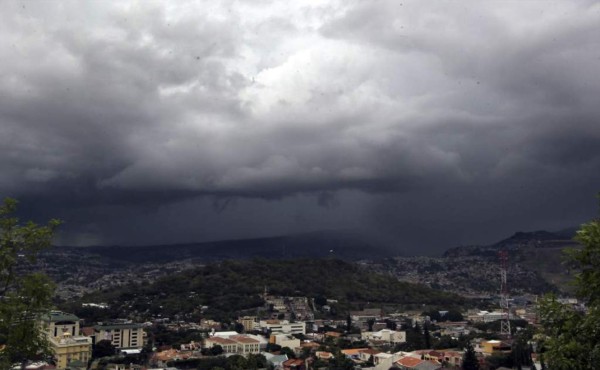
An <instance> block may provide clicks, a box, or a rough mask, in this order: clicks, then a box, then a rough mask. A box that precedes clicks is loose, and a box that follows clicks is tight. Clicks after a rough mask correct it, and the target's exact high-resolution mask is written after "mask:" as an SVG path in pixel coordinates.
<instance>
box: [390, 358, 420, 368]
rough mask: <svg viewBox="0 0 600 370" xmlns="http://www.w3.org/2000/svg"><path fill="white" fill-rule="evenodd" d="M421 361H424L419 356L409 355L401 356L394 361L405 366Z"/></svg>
mask: <svg viewBox="0 0 600 370" xmlns="http://www.w3.org/2000/svg"><path fill="white" fill-rule="evenodd" d="M421 362H424V361H423V360H421V359H420V358H415V357H410V356H406V357H403V358H401V359H399V360H398V361H396V363H397V364H399V365H402V366H405V367H415V366H417V365H418V364H420V363H421Z"/></svg>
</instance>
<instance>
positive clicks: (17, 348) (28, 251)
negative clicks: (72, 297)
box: [0, 199, 60, 368]
mask: <svg viewBox="0 0 600 370" xmlns="http://www.w3.org/2000/svg"><path fill="white" fill-rule="evenodd" d="M16 209H17V202H16V201H15V200H14V199H5V200H4V203H3V204H2V205H0V336H1V337H2V338H4V341H5V344H6V348H5V349H4V350H3V351H1V352H0V368H8V366H9V364H12V363H15V362H18V363H21V364H24V362H25V361H26V360H27V359H30V358H33V357H34V356H36V355H40V354H42V355H43V354H49V353H50V349H49V343H48V341H47V339H46V336H45V335H44V333H43V331H42V328H41V326H40V325H39V322H40V320H41V318H42V317H43V316H45V315H46V314H48V312H49V310H50V307H51V304H52V296H53V292H54V284H53V283H52V281H50V279H49V278H48V277H47V276H46V275H44V274H41V273H35V272H34V273H31V272H29V271H30V267H29V266H30V264H32V263H34V262H35V261H36V257H37V255H38V253H39V252H40V251H42V250H43V249H44V248H47V247H49V246H50V242H51V240H52V235H53V233H54V230H55V228H56V227H57V226H58V225H59V224H60V222H59V221H57V220H52V221H50V222H49V223H48V224H47V225H46V226H39V225H37V224H35V223H33V222H31V221H30V222H27V223H25V224H21V223H20V221H19V219H18V218H17V217H15V216H14V213H15V212H16Z"/></svg>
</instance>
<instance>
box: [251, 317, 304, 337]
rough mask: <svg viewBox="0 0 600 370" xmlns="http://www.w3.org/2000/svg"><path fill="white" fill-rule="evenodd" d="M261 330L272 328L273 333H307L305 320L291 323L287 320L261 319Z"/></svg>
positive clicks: (259, 324) (259, 325)
mask: <svg viewBox="0 0 600 370" xmlns="http://www.w3.org/2000/svg"><path fill="white" fill-rule="evenodd" d="M258 327H259V328H260V330H263V331H267V330H270V331H271V333H272V334H278V333H282V334H306V323H305V322H304V321H300V322H293V323H290V322H289V321H287V320H261V321H259V323H258Z"/></svg>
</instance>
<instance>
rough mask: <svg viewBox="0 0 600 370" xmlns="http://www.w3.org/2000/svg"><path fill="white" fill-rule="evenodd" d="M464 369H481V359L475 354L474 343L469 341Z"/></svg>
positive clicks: (464, 359)
mask: <svg viewBox="0 0 600 370" xmlns="http://www.w3.org/2000/svg"><path fill="white" fill-rule="evenodd" d="M462 368H463V370H479V360H478V359H477V355H476V354H475V349H474V348H473V345H472V344H471V343H470V342H469V343H467V347H466V348H465V354H464V356H463V361H462Z"/></svg>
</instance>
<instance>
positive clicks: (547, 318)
mask: <svg viewBox="0 0 600 370" xmlns="http://www.w3.org/2000/svg"><path fill="white" fill-rule="evenodd" d="M575 239H576V240H577V241H579V242H580V243H581V244H582V245H583V248H581V249H574V250H571V251H570V252H569V254H568V256H569V260H570V262H571V263H573V264H574V266H576V267H577V268H579V271H580V272H579V273H578V274H577V276H576V278H575V281H574V285H575V288H576V291H577V295H578V297H579V299H581V301H582V302H584V303H585V304H586V306H587V307H586V310H577V309H575V308H573V307H571V306H567V305H564V304H562V303H560V302H558V301H557V300H556V298H555V297H554V296H552V295H551V296H548V297H546V298H545V299H544V300H543V301H542V302H541V304H540V307H539V313H540V322H541V324H542V327H543V330H542V334H543V336H544V340H543V343H542V346H543V348H544V349H545V352H544V359H545V361H546V363H547V364H548V367H549V368H551V369H555V370H563V369H565V370H566V369H595V368H597V365H598V363H600V220H593V221H591V222H589V223H587V224H584V225H582V226H581V229H580V230H579V231H578V232H577V236H576V237H575Z"/></svg>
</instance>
